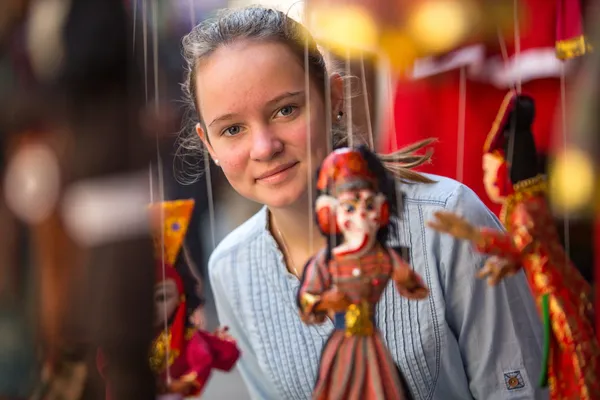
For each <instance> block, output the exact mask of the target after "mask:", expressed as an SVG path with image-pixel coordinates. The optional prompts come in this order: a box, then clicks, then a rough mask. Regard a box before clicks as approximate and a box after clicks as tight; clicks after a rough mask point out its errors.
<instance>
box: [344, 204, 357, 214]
mask: <svg viewBox="0 0 600 400" xmlns="http://www.w3.org/2000/svg"><path fill="white" fill-rule="evenodd" d="M343 207H344V211H346V212H347V213H353V212H354V210H355V209H356V208H355V207H354V204H351V203H344V206H343Z"/></svg>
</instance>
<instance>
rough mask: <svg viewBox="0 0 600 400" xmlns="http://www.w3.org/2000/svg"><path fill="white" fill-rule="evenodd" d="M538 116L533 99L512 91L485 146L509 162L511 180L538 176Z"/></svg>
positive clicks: (505, 98)
mask: <svg viewBox="0 0 600 400" xmlns="http://www.w3.org/2000/svg"><path fill="white" fill-rule="evenodd" d="M534 118H535V102H534V100H533V98H531V97H530V96H527V95H523V94H517V92H515V91H510V92H508V94H507V95H506V96H505V97H504V101H503V102H502V105H501V106H500V110H499V111H498V114H497V116H496V119H495V121H494V124H493V125H492V129H491V130H490V132H489V134H488V136H487V138H486V141H485V144H484V147H483V152H484V153H492V154H497V155H499V156H501V157H502V158H504V159H505V160H506V161H507V162H508V164H509V165H508V168H509V169H510V180H511V182H512V183H513V184H514V183H517V182H520V181H522V180H524V179H527V178H532V177H534V176H536V175H537V174H538V172H539V170H538V157H537V149H536V147H535V139H534V136H533V132H532V125H533V121H534Z"/></svg>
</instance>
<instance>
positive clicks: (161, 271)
mask: <svg viewBox="0 0 600 400" xmlns="http://www.w3.org/2000/svg"><path fill="white" fill-rule="evenodd" d="M193 207H194V201H193V200H175V201H171V202H164V203H160V204H155V205H152V206H151V213H152V218H153V222H154V223H155V224H154V225H155V226H156V225H158V226H160V227H162V229H158V230H156V232H155V233H156V234H155V244H156V246H155V248H156V249H157V254H156V259H157V261H158V262H157V267H156V274H157V275H156V276H157V283H156V286H155V306H156V310H155V312H156V320H155V321H156V328H157V337H156V338H155V339H154V342H153V345H152V350H151V353H150V366H151V368H152V370H153V371H154V373H155V374H156V375H157V377H158V388H159V392H167V393H179V394H181V395H183V396H190V395H194V396H198V395H199V394H200V393H201V391H202V389H203V388H204V386H205V384H206V382H207V380H208V378H209V376H210V373H211V370H212V369H213V368H217V369H221V370H224V371H229V370H230V369H231V368H233V366H234V365H235V363H236V361H237V359H238V358H239V350H238V348H237V347H236V345H235V342H233V341H232V340H231V339H229V338H227V337H224V336H223V335H222V332H219V333H218V334H216V335H213V334H210V333H208V332H205V331H201V330H198V329H195V328H192V327H188V323H187V321H188V316H187V307H186V298H185V290H184V286H183V281H182V279H181V276H180V275H179V273H178V272H177V270H176V269H175V262H176V260H177V256H178V255H179V252H180V250H181V247H182V244H183V239H184V237H185V234H186V232H187V228H188V224H189V221H190V217H191V214H192V210H193ZM156 222H160V223H158V224H157V223H156ZM165 318H166V321H165ZM165 322H166V325H168V329H167V330H165Z"/></svg>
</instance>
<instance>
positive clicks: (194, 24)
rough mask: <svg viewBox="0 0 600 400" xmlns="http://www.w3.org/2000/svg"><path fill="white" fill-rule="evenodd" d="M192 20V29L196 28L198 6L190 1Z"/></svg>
mask: <svg viewBox="0 0 600 400" xmlns="http://www.w3.org/2000/svg"><path fill="white" fill-rule="evenodd" d="M190 18H191V20H192V29H194V27H195V26H196V5H195V4H194V0H190Z"/></svg>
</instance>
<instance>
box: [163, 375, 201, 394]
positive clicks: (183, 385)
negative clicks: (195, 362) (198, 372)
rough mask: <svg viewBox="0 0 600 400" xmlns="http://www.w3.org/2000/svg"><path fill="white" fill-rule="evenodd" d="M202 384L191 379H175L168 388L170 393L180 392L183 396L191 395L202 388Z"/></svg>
mask: <svg viewBox="0 0 600 400" xmlns="http://www.w3.org/2000/svg"><path fill="white" fill-rule="evenodd" d="M200 388H201V385H200V384H199V383H198V382H196V380H195V379H194V380H191V379H189V380H188V379H174V380H173V381H172V382H171V383H170V384H169V388H168V392H169V393H178V394H181V395H182V396H189V395H191V394H192V393H194V392H195V391H196V390H198V389H200Z"/></svg>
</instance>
